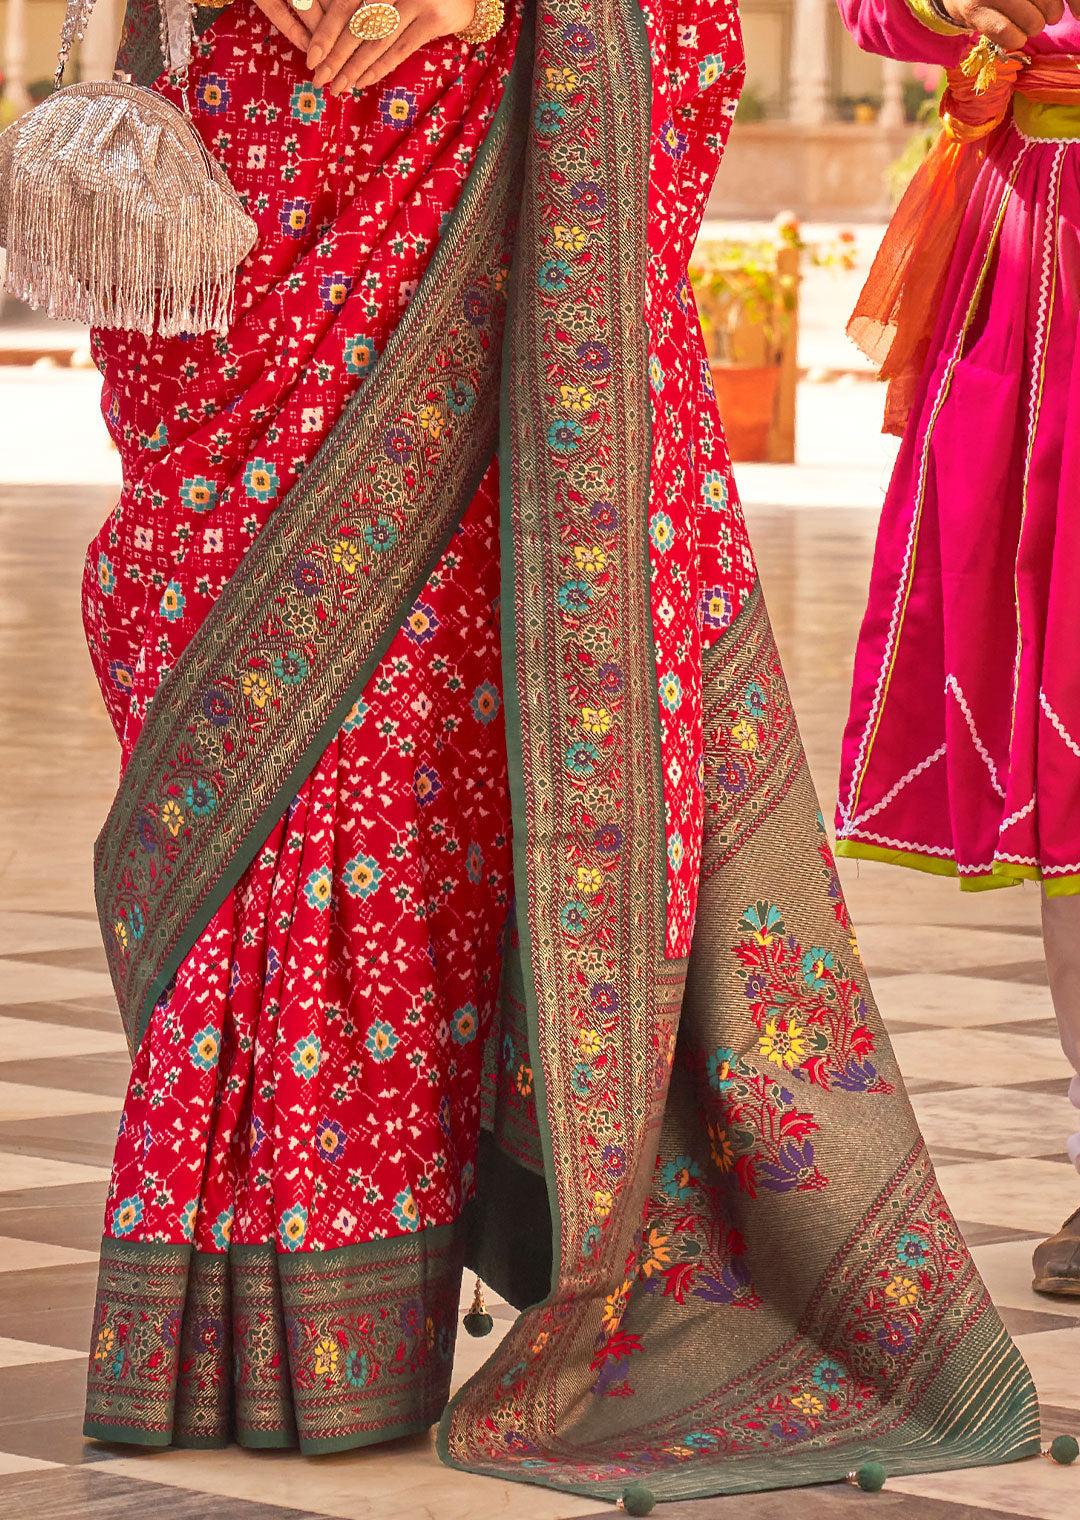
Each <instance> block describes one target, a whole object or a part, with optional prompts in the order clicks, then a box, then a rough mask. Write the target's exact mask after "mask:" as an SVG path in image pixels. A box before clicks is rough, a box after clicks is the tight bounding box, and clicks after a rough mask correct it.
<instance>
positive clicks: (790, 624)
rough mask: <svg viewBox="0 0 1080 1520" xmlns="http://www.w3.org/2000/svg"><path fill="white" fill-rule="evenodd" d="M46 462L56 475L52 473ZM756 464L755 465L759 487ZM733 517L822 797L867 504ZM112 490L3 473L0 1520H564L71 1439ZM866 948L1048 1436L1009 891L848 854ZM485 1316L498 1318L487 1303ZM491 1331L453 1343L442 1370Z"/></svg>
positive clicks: (289, 1463)
mask: <svg viewBox="0 0 1080 1520" xmlns="http://www.w3.org/2000/svg"><path fill="white" fill-rule="evenodd" d="M58 478H60V479H65V480H66V479H67V478H68V477H67V476H66V475H64V476H60V477H58ZM766 478H768V479H771V477H762V479H763V480H765V479H766ZM766 501H767V496H766V497H765V498H763V499H762V500H761V504H759V505H757V506H755V507H754V508H753V510H752V511H751V513H750V516H751V525H752V530H753V534H754V539H755V543H756V546H757V549H758V554H759V558H760V562H761V567H762V574H763V578H764V581H765V585H766V591H767V594H768V596H769V600H770V604H771V607H772V611H773V615H774V618H775V622H776V626H777V632H778V637H779V639H780V643H781V647H782V650H783V653H784V655H785V658H786V661H787V669H788V674H789V678H790V680H791V683H792V686H793V689H794V694H795V699H796V705H797V708H798V711H799V714H800V717H801V721H802V727H803V731H804V735H805V738H806V741H807V745H808V748H809V752H810V758H811V763H812V766H813V769H814V772H815V775H816V776H817V779H818V783H819V786H820V788H821V792H822V799H823V802H824V804H825V810H826V813H827V814H828V812H829V810H830V808H831V803H832V795H831V794H832V787H833V784H834V776H835V771H836V762H837V751H838V745H839V735H840V729H841V725H842V720H843V715H844V709H845V702H846V689H847V680H848V672H849V665H850V658H851V650H852V645H853V641H854V637H855V632H856V628H857V624H858V619H859V615H860V611H861V605H862V594H863V587H864V584H865V579H866V574H867V567H868V558H869V552H870V546H871V542H872V534H873V515H872V513H871V512H870V511H867V510H864V509H860V508H858V507H851V508H844V509H825V508H820V507H814V506H812V505H803V506H800V507H798V508H794V509H791V508H788V509H785V508H780V507H770V506H768V505H767V504H765V502H766ZM110 505H111V491H110V488H109V487H108V486H107V485H105V484H104V483H102V484H101V485H98V486H73V485H61V486H34V485H30V484H28V485H25V486H7V487H4V488H0V665H2V668H3V670H4V671H5V673H6V679H5V681H4V682H3V686H2V689H0V775H2V776H3V780H4V784H3V785H2V786H0V1515H3V1516H4V1517H5V1520H29V1517H35V1520H51V1517H61V1516H62V1517H65V1520H66V1517H69V1516H76V1515H77V1516H80V1517H81V1516H94V1517H97V1516H101V1517H126V1516H129V1515H130V1516H135V1515H141V1514H142V1513H144V1512H145V1511H146V1510H147V1509H150V1508H152V1509H153V1511H154V1512H155V1513H156V1514H158V1515H159V1516H160V1517H161V1520H203V1517H209V1516H219V1515H225V1516H228V1517H229V1520H316V1517H323V1516H342V1517H350V1520H367V1517H372V1520H374V1517H379V1520H428V1517H431V1520H434V1517H436V1516H437V1517H439V1520H488V1517H494V1516H502V1515H505V1516H508V1517H509V1516H514V1517H515V1520H569V1517H571V1516H587V1515H597V1516H599V1515H600V1514H601V1513H608V1514H610V1513H612V1511H611V1510H610V1509H604V1507H603V1506H598V1505H597V1504H595V1503H593V1502H591V1501H577V1500H573V1499H568V1498H566V1497H564V1496H560V1495H557V1494H551V1493H546V1492H543V1491H541V1490H534V1489H528V1488H522V1487H517V1486H515V1487H511V1486H509V1485H503V1484H500V1483H497V1482H493V1481H490V1480H486V1479H479V1478H473V1477H470V1476H468V1475H465V1474H459V1473H453V1472H449V1471H446V1470H445V1469H442V1468H440V1467H439V1466H438V1464H437V1462H436V1460H435V1457H434V1455H433V1452H432V1450H431V1447H430V1444H429V1442H428V1441H427V1440H426V1439H416V1440H409V1441H403V1442H398V1443H395V1444H394V1445H392V1446H387V1447H384V1448H380V1449H373V1450H369V1451H367V1452H363V1453H353V1454H346V1455H343V1456H336V1457H322V1458H316V1459H313V1460H305V1459H302V1458H300V1457H298V1456H295V1455H292V1454H281V1453H266V1452H263V1453H251V1452H241V1451H238V1450H231V1451H222V1452H194V1451H182V1452H178V1451H168V1452H162V1453H157V1454H141V1455H131V1454H128V1453H125V1452H123V1451H122V1450H120V1449H118V1448H106V1447H101V1446H96V1445H91V1444H88V1443H85V1442H84V1441H83V1439H82V1436H81V1434H80V1412H81V1403H82V1392H83V1379H84V1361H85V1348H86V1345H87V1341H88V1334H89V1316H90V1309H91V1302H92V1297H93V1289H94V1280H95V1270H96V1267H95V1247H96V1243H97V1240H98V1237H99V1233H100V1223H101V1215H102V1200H103V1196H104V1190H105V1184H106V1178H107V1168H108V1165H109V1158H110V1152H111V1147H112V1141H113V1135H114V1130H115V1123H116V1116H117V1111H118V1109H119V1106H120V1103H121V1097H122V1094H123V1091H124V1086H125V1080H126V1075H127V1069H128V1062H127V1056H126V1053H125V1049H124V1042H123V1038H122V1036H121V1034H120V1030H119V1024H118V1020H117V1016H116V1012H115V1007H114V1004H113V1000H112V995H111V992H110V988H109V980H108V977H107V975H106V971H105V962H104V957H103V955H102V951H101V948H100V945H99V941H98V932H97V927H96V922H95V919H94V915H93V911H92V893H91V881H90V857H91V845H92V840H93V837H94V835H95V833H96V831H97V829H98V827H99V825H100V823H101V821H102V819H103V818H104V816H105V813H106V810H107V808H108V804H109V801H110V799H111V794H112V789H113V784H114V781H115V773H116V749H115V745H114V741H113V738H112V734H111V731H110V730H109V727H108V725H107V723H106V720H105V718H104V716H103V713H102V710H101V707H100V704H99V700H98V695H97V690H96V687H95V685H94V682H93V680H92V677H91V674H90V669H89V665H88V662H87V659H86V657H85V654H84V651H83V646H82V638H81V632H80V629H79V625H78V618H77V604H78V582H79V574H80V569H81V558H82V549H83V545H84V544H85V543H86V542H87V540H88V539H89V538H90V537H91V535H92V534H93V532H94V531H95V529H96V527H97V525H98V523H99V521H100V520H101V518H102V517H103V516H104V514H105V513H106V511H107V510H108V508H109V506H110ZM844 876H845V882H846V885H847V888H848V891H849V893H850V897H851V901H852V905H853V909H854V914H855V919H856V922H857V924H858V925H859V928H860V938H861V942H862V947H863V951H864V954H865V957H866V959H867V961H868V963H869V966H870V968H871V971H872V973H873V976H874V979H875V984H876V988H877V992H878V996H879V999H880V1002H881V1004H882V1007H883V1009H884V1012H885V1015H886V1018H887V1020H888V1023H889V1025H890V1029H891V1032H892V1035H893V1038H894V1040H895V1044H896V1048H897V1051H898V1053H899V1057H900V1062H901V1065H902V1066H903V1068H904V1070H905V1073H906V1075H907V1077H908V1078H909V1081H910V1085H911V1090H912V1093H913V1096H914V1102H915V1105H916V1108H917V1109H918V1112H919V1115H920V1118H921V1121H922V1123H923V1126H924V1128H925V1132H926V1136H927V1139H928V1141H929V1144H930V1147H931V1150H932V1151H933V1153H934V1155H935V1158H936V1160H937V1162H938V1164H939V1166H940V1175H941V1179H942V1183H943V1185H944V1188H945V1191H946V1193H947V1194H948V1196H949V1199H950V1201H951V1203H952V1206H953V1208H954V1210H955V1211H956V1213H957V1215H958V1217H959V1218H960V1220H961V1221H962V1225H963V1229H964V1231H965V1234H966V1236H967V1239H968V1241H969V1243H970V1245H971V1247H972V1249H973V1250H974V1253H975V1256H976V1258H977V1260H978V1263H979V1266H980V1268H981V1270H982V1272H983V1273H984V1275H985V1278H986V1280H987V1282H988V1284H989V1286H990V1288H991V1291H992V1292H993V1294H994V1296H995V1298H996V1300H997V1302H998V1304H999V1305H1000V1307H1001V1310H1002V1313H1003V1315H1004V1317H1005V1320H1006V1322H1007V1324H1008V1325H1009V1327H1010V1329H1011V1330H1012V1332H1013V1334H1014V1335H1015V1336H1016V1337H1017V1340H1018V1343H1019V1345H1020V1346H1021V1347H1022V1349H1023V1351H1024V1354H1025V1356H1026V1357H1027V1359H1028V1362H1029V1364H1030V1366H1031V1369H1032V1371H1033V1373H1034V1376H1035V1379H1036V1382H1037V1384H1038V1386H1039V1390H1040V1394H1041V1397H1042V1399H1043V1403H1044V1406H1045V1416H1046V1419H1045V1428H1046V1431H1047V1433H1048V1434H1054V1433H1056V1432H1059V1431H1067V1430H1073V1431H1076V1432H1080V1299H1074V1300H1071V1301H1070V1300H1060V1301H1051V1300H1048V1299H1043V1298H1038V1297H1036V1296H1035V1295H1034V1294H1033V1293H1032V1292H1031V1290H1030V1285H1029V1284H1030V1268H1029V1261H1030V1254H1031V1249H1032V1245H1033V1243H1034V1242H1035V1241H1036V1240H1037V1239H1038V1238H1039V1237H1040V1236H1041V1235H1042V1234H1044V1233H1046V1232H1048V1231H1050V1230H1053V1229H1055V1228H1056V1227H1057V1225H1058V1224H1059V1223H1060V1221H1061V1219H1062V1218H1063V1217H1064V1216H1065V1215H1066V1214H1067V1213H1069V1212H1070V1211H1071V1210H1072V1209H1073V1208H1074V1207H1075V1206H1076V1204H1077V1202H1078V1201H1080V1179H1078V1177H1077V1175H1076V1173H1075V1171H1074V1170H1073V1169H1072V1168H1071V1167H1070V1166H1069V1165H1068V1163H1067V1161H1066V1158H1065V1156H1064V1152H1063V1148H1062V1147H1063V1142H1064V1137H1065V1135H1066V1133H1067V1132H1068V1131H1069V1129H1070V1128H1071V1127H1072V1126H1071V1125H1070V1115H1069V1106H1068V1103H1067V1100H1066V1096H1065V1093H1066V1088H1067V1085H1068V1075H1069V1074H1068V1069H1067V1067H1066V1064H1065V1061H1064V1058H1063V1057H1062V1055H1061V1052H1060V1049H1059V1047H1058V1045H1057V1042H1056V1039H1055V1033H1054V1024H1053V1020H1052V1014H1051V1008H1050V1001H1049V996H1048V993H1047V989H1046V985H1045V977H1044V972H1043V966H1042V960H1041V956H1040V944H1039V938H1038V900H1037V896H1036V894H1035V892H1034V891H1033V890H1030V889H1028V888H1017V889H1015V890H1014V891H1007V892H1000V893H991V894H986V895H980V896H977V897H967V896H961V894H960V893H959V892H958V891H956V890H955V888H953V887H952V886H951V885H950V884H949V883H947V882H945V881H942V880H940V879H937V878H931V877H918V876H914V875H908V874H906V873H899V872H891V871H889V870H888V869H887V868H885V867H873V866H864V867H862V868H861V869H860V870H855V869H847V868H845V871H844ZM494 1307H495V1313H496V1320H497V1326H498V1324H499V1323H503V1324H505V1323H506V1321H507V1320H508V1318H509V1316H510V1313H511V1311H510V1310H509V1309H508V1308H507V1307H506V1306H504V1305H499V1304H496V1305H495V1306H494ZM484 1345H485V1343H477V1342H471V1341H468V1340H467V1339H466V1338H464V1337H463V1339H462V1344H461V1346H460V1357H459V1366H458V1369H457V1375H458V1377H459V1378H460V1377H464V1376H465V1375H466V1374H467V1373H468V1372H469V1371H471V1370H472V1367H473V1366H474V1365H475V1363H476V1359H477V1358H479V1357H480V1356H482V1355H483V1354H484V1353H483V1347H484ZM866 1507H871V1508H872V1509H873V1510H874V1511H875V1512H881V1513H887V1514H888V1515H889V1516H890V1520H967V1517H975V1516H978V1517H981V1520H993V1517H1003V1516H1005V1515H1011V1516H1028V1517H1038V1520H1077V1517H1078V1516H1080V1467H1078V1468H1073V1469H1062V1468H1056V1467H1054V1466H1053V1465H1052V1464H1050V1463H1049V1462H1044V1461H1041V1460H1039V1459H1031V1460H1030V1461H1028V1462H1025V1463H1020V1464H1016V1465H1014V1466H1012V1467H1009V1468H1004V1469H1002V1468H993V1469H986V1470H972V1471H966V1472H961V1473H954V1474H944V1475H935V1476H932V1477H925V1478H911V1479H903V1480H894V1481H891V1482H890V1483H889V1485H888V1487H887V1488H886V1490H885V1491H884V1492H883V1493H882V1494H880V1495H878V1496H876V1497H873V1498H872V1497H869V1496H866V1495H863V1494H861V1493H859V1492H858V1491H856V1490H853V1489H850V1488H847V1487H846V1486H843V1485H840V1486H833V1487H830V1488H824V1489H818V1490H810V1491H801V1492H799V1493H798V1494H797V1495H796V1496H793V1495H790V1494H787V1495H785V1494H782V1493H781V1494H764V1495H758V1496H749V1497H739V1498H732V1499H717V1500H705V1501H699V1502H696V1503H693V1504H690V1503H684V1504H677V1505H671V1506H668V1507H665V1508H664V1509H663V1510H662V1511H660V1512H659V1513H662V1514H663V1515H664V1516H665V1520H666V1517H668V1516H670V1517H671V1520H721V1517H725V1520H736V1517H738V1520H780V1517H784V1520H788V1517H789V1516H790V1515H792V1514H793V1513H794V1514H795V1515H796V1516H797V1517H798V1520H818V1517H826V1516H833V1515H842V1514H847V1513H849V1512H850V1513H851V1514H852V1515H853V1516H854V1514H855V1513H856V1512H857V1511H858V1512H862V1511H863V1510H865V1509H866Z"/></svg>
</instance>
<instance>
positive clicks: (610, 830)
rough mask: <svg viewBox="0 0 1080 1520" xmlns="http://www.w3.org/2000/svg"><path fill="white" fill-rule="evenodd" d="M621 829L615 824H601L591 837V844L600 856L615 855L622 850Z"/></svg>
mask: <svg viewBox="0 0 1080 1520" xmlns="http://www.w3.org/2000/svg"><path fill="white" fill-rule="evenodd" d="M622 842H623V836H622V829H620V828H619V826H618V824H617V823H602V824H601V825H600V827H599V828H598V829H597V831H596V833H595V834H594V835H593V844H594V845H595V846H596V848H597V849H598V850H599V851H600V854H601V855H617V854H618V853H619V851H620V850H621V849H622Z"/></svg>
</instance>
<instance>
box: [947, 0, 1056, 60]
mask: <svg viewBox="0 0 1080 1520" xmlns="http://www.w3.org/2000/svg"><path fill="white" fill-rule="evenodd" d="M942 4H943V5H944V7H945V9H946V10H947V11H948V13H949V15H950V17H951V18H952V20H953V21H955V23H956V25H957V26H962V27H963V28H964V30H965V31H969V32H981V33H982V34H983V36H984V37H989V39H990V41H991V42H996V43H997V45H998V47H1000V48H1004V49H1005V51H1006V52H1007V53H1018V52H1019V51H1020V49H1021V48H1022V47H1023V46H1024V43H1025V42H1026V41H1027V40H1028V38H1029V37H1036V36H1038V34H1039V32H1041V31H1042V30H1043V28H1044V27H1047V26H1054V25H1055V24H1056V23H1057V22H1058V21H1060V20H1061V18H1062V16H1063V15H1064V14H1065V4H1064V0H942ZM1069 9H1070V10H1071V11H1072V13H1073V14H1074V15H1080V0H1069Z"/></svg>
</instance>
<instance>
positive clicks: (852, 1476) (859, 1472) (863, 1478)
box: [847, 1462, 885, 1494]
mask: <svg viewBox="0 0 1080 1520" xmlns="http://www.w3.org/2000/svg"><path fill="white" fill-rule="evenodd" d="M847 1481H848V1482H849V1483H850V1484H852V1485H853V1487H855V1488H861V1489H862V1490H863V1492H864V1493H867V1494H876V1493H877V1492H878V1490H879V1489H881V1488H884V1487H885V1469H884V1468H883V1467H882V1465H881V1463H880V1462H864V1463H863V1465H862V1466H861V1467H858V1468H856V1470H855V1471H854V1472H849V1473H848V1475H847Z"/></svg>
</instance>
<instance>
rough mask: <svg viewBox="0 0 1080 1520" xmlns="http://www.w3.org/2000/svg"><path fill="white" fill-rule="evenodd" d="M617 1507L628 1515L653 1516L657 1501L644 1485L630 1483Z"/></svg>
mask: <svg viewBox="0 0 1080 1520" xmlns="http://www.w3.org/2000/svg"><path fill="white" fill-rule="evenodd" d="M615 1507H616V1509H621V1510H622V1511H623V1512H624V1513H625V1514H627V1515H651V1514H652V1512H653V1510H654V1509H655V1508H656V1499H655V1497H654V1495H653V1492H652V1490H651V1489H649V1488H646V1487H645V1485H644V1483H630V1484H628V1485H627V1487H626V1488H624V1489H623V1491H622V1498H621V1499H620V1500H619V1501H618V1503H617V1504H616V1506H615Z"/></svg>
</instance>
